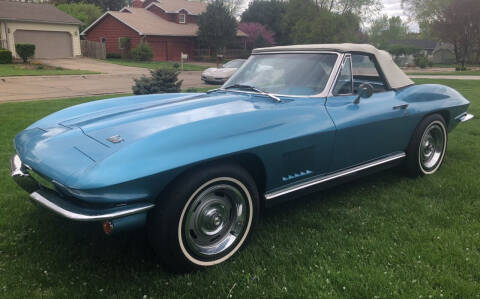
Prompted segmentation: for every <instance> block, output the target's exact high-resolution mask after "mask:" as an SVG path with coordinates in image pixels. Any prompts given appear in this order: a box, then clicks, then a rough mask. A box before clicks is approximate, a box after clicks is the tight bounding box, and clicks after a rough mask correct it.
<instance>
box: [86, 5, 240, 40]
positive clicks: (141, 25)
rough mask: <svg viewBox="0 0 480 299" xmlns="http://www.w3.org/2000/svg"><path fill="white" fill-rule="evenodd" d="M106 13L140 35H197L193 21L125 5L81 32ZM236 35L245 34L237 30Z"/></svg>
mask: <svg viewBox="0 0 480 299" xmlns="http://www.w3.org/2000/svg"><path fill="white" fill-rule="evenodd" d="M107 15H110V16H112V17H114V18H115V19H117V20H119V21H120V22H122V23H123V24H125V25H127V26H128V27H130V28H132V29H133V30H135V31H136V32H137V33H138V34H140V35H158V36H197V31H198V25H197V24H194V23H187V24H178V23H175V22H170V21H167V20H165V19H163V18H162V17H159V16H157V15H156V14H155V13H153V12H151V11H149V10H146V9H144V8H134V7H127V8H124V9H122V10H121V11H108V12H106V13H105V14H104V15H103V16H101V17H100V18H98V19H97V20H96V21H95V22H93V23H92V24H91V25H90V26H89V27H87V28H86V29H85V30H84V31H83V32H82V34H86V33H87V32H88V31H89V30H90V29H91V28H92V27H94V26H95V25H96V24H97V23H98V22H100V20H102V19H103V18H104V17H106V16H107ZM237 36H245V33H243V32H241V31H238V33H237Z"/></svg>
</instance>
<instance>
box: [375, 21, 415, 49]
mask: <svg viewBox="0 0 480 299" xmlns="http://www.w3.org/2000/svg"><path fill="white" fill-rule="evenodd" d="M407 33H408V26H407V25H406V24H405V23H403V21H402V19H401V18H400V17H391V18H389V17H388V16H386V15H383V16H382V17H380V18H378V19H376V20H374V21H373V22H372V25H371V26H370V28H369V30H368V37H369V41H370V42H371V43H372V44H374V45H375V46H376V47H377V48H381V49H385V48H387V47H388V45H389V44H390V43H391V42H392V41H393V40H399V39H405V38H406V36H407Z"/></svg>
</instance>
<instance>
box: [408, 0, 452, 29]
mask: <svg viewBox="0 0 480 299" xmlns="http://www.w3.org/2000/svg"><path fill="white" fill-rule="evenodd" d="M453 1H454V0H402V6H403V8H404V11H406V12H408V14H409V16H410V17H411V18H412V19H414V20H416V21H417V23H418V25H419V27H420V36H421V37H423V38H431V37H432V32H431V27H432V24H433V22H434V21H435V20H437V19H438V18H439V16H440V15H441V11H442V10H443V9H444V8H445V7H447V6H448V5H449V4H450V3H452V2H453Z"/></svg>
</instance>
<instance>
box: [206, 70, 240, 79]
mask: <svg viewBox="0 0 480 299" xmlns="http://www.w3.org/2000/svg"><path fill="white" fill-rule="evenodd" d="M237 70H238V69H237V68H218V69H217V68H209V69H206V70H205V71H204V72H203V75H204V76H215V77H221V78H228V77H230V76H231V75H233V74H234V73H235V72H236V71H237Z"/></svg>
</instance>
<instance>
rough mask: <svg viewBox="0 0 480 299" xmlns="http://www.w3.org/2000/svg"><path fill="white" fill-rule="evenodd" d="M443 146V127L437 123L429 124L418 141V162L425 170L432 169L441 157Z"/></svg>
mask: <svg viewBox="0 0 480 299" xmlns="http://www.w3.org/2000/svg"><path fill="white" fill-rule="evenodd" d="M444 146H445V136H444V133H443V129H442V128H441V127H440V125H438V124H434V125H432V126H430V127H429V128H428V129H427V130H426V131H425V133H424V134H423V138H422V141H421V143H420V163H421V164H422V167H423V169H425V170H426V171H429V170H432V169H434V168H435V167H436V166H437V165H438V164H439V162H440V161H441V159H442V155H443V151H444Z"/></svg>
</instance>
